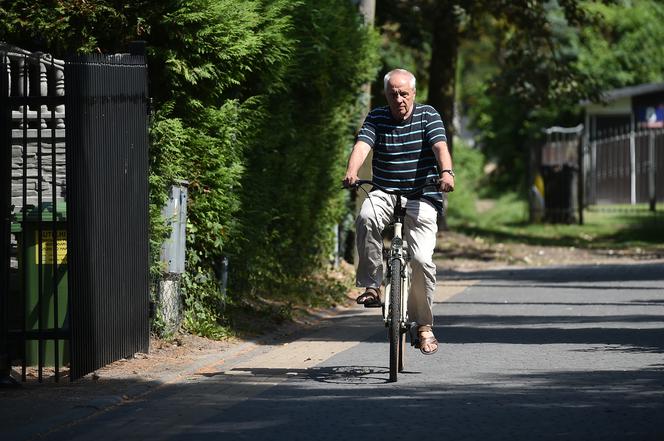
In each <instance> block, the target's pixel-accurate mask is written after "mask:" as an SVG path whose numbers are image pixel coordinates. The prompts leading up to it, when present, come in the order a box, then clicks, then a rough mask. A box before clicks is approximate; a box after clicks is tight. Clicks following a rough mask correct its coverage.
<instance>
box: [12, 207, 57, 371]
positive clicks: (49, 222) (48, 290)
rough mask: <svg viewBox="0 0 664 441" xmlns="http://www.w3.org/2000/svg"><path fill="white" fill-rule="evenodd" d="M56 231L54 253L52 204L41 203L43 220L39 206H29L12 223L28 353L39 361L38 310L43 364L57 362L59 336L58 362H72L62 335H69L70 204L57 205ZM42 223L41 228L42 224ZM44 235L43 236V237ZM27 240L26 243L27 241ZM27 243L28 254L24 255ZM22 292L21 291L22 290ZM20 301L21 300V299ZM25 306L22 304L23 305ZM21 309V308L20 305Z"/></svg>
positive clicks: (33, 362)
mask: <svg viewBox="0 0 664 441" xmlns="http://www.w3.org/2000/svg"><path fill="white" fill-rule="evenodd" d="M56 208H57V209H56V216H55V234H56V237H57V242H56V256H55V259H54V256H53V233H54V231H53V204H51V203H45V204H42V210H41V211H42V214H41V222H40V218H39V210H38V209H37V208H36V207H35V208H28V209H27V210H25V219H23V213H19V214H17V215H16V217H15V219H14V222H13V223H12V233H14V234H15V237H16V240H17V245H18V250H17V251H18V253H17V255H18V267H19V268H18V269H19V285H20V286H21V285H23V283H24V281H25V287H24V289H23V292H25V296H26V302H25V330H26V331H27V338H26V343H25V344H26V346H25V356H26V363H27V364H28V365H31V366H32V365H37V364H38V362H39V340H38V335H37V332H38V331H39V314H41V326H42V335H44V336H45V338H44V339H43V342H44V344H43V350H44V352H43V358H42V362H43V365H44V366H55V346H56V344H55V341H56V339H55V338H54V337H55V336H56V335H57V337H58V339H57V340H58V344H57V346H58V364H59V366H63V365H67V364H68V363H69V341H68V340H64V339H63V337H64V336H66V335H67V333H66V331H68V328H69V320H68V308H69V304H68V293H67V223H66V217H67V207H66V205H65V204H64V203H63V204H57V205H56ZM40 224H41V231H40V228H39V226H40ZM40 235H41V240H40ZM24 242H25V245H24ZM40 243H41V262H42V264H41V273H40V265H39V261H40V250H39V248H40ZM24 247H25V256H23V253H24ZM40 275H41V281H42V282H41V283H42V287H41V290H42V302H41V308H40V307H39V303H40V302H39V288H40V287H39V279H40ZM19 292H20V291H19ZM56 298H57V307H58V311H57V320H56V316H55V306H56V305H55V304H56V302H55V300H56ZM17 303H18V304H20V303H22V302H20V299H19V301H18V302H17ZM21 307H22V306H19V308H21ZM19 311H20V309H19Z"/></svg>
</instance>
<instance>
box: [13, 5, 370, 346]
mask: <svg viewBox="0 0 664 441" xmlns="http://www.w3.org/2000/svg"><path fill="white" fill-rule="evenodd" d="M35 5H36V4H35V3H34V2H29V1H25V0H17V1H15V2H10V3H9V4H3V5H2V6H0V40H4V41H7V42H10V43H12V44H15V45H17V46H21V47H24V48H26V49H29V50H39V51H43V52H49V53H52V54H53V55H54V56H56V57H60V58H61V57H64V56H65V55H66V54H68V53H72V52H81V53H87V52H93V51H94V52H97V51H100V52H104V53H114V52H124V51H126V47H127V44H128V42H130V41H132V40H136V39H142V40H146V41H147V47H148V63H149V72H150V94H151V96H152V97H153V99H154V108H155V109H156V111H155V114H154V116H153V123H152V128H151V150H150V161H151V163H150V165H151V174H150V186H151V196H150V197H151V198H150V202H151V205H150V210H151V219H152V232H153V234H152V240H151V246H152V251H153V253H152V255H153V256H154V265H153V271H154V273H155V274H157V273H159V265H158V262H157V258H158V255H159V247H160V245H161V243H162V241H163V238H164V234H165V233H166V232H165V229H164V227H163V219H161V216H160V214H159V213H160V209H161V207H162V206H163V204H164V202H165V200H166V197H167V191H168V187H169V185H170V184H171V183H172V182H173V181H175V180H180V179H185V180H187V181H189V206H188V216H189V219H188V225H187V265H186V271H187V272H186V274H185V277H184V282H185V283H184V286H185V300H186V305H187V315H186V324H187V326H188V327H189V329H191V330H193V331H195V332H198V333H201V334H205V335H211V336H220V335H221V332H222V328H220V327H219V326H218V323H219V321H220V320H219V319H220V318H221V314H222V304H221V298H220V293H219V289H218V283H217V280H216V277H215V273H214V268H215V265H216V264H217V263H218V262H219V260H220V259H221V258H222V256H224V255H226V256H230V262H231V269H232V270H233V271H232V273H231V278H230V281H231V286H230V290H229V296H230V297H229V300H230V301H231V302H239V301H240V300H241V299H242V300H243V299H247V298H257V297H259V296H260V297H274V296H275V295H278V296H279V297H280V298H288V297H289V296H291V297H293V299H295V298H297V300H298V301H305V302H308V301H313V300H314V298H315V297H318V296H320V295H322V294H326V293H327V291H328V290H329V288H330V286H331V285H333V284H330V283H329V282H330V280H329V279H326V278H325V277H323V276H322V275H321V274H322V273H321V271H319V270H321V269H323V268H324V266H325V264H326V262H327V261H328V258H329V255H330V254H331V253H332V249H331V248H332V247H331V245H332V243H333V234H332V233H333V227H334V225H335V224H336V223H337V222H338V221H339V220H340V219H341V218H342V217H343V199H344V197H347V195H345V194H344V193H343V192H342V191H341V190H340V184H339V182H340V181H341V176H342V168H343V166H344V163H345V160H346V156H347V153H348V150H349V148H350V146H351V144H352V134H353V132H354V130H355V129H356V127H357V125H358V123H359V110H360V108H359V106H358V104H357V102H358V96H359V94H360V89H361V85H362V84H363V83H365V82H367V81H370V80H372V79H373V77H374V76H375V72H376V70H377V63H378V61H377V57H376V55H375V54H376V53H377V37H376V35H375V34H374V33H373V32H371V31H369V30H368V29H367V28H366V27H365V26H363V25H362V23H361V20H360V15H359V13H358V12H357V10H356V8H355V6H353V4H352V2H351V1H350V0H328V1H325V2H319V1H316V0H302V1H298V2H292V1H286V0H243V1H237V0H163V1H160V2H152V1H147V0H145V1H131V2H130V1H113V0H106V1H104V0H88V1H86V2H79V1H75V2H59V1H47V2H40V3H39V5H38V6H35Z"/></svg>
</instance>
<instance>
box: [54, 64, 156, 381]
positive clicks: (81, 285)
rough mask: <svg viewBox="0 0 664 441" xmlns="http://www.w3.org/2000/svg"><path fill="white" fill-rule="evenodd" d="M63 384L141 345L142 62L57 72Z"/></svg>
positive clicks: (144, 248)
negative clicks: (65, 243) (60, 90)
mask: <svg viewBox="0 0 664 441" xmlns="http://www.w3.org/2000/svg"><path fill="white" fill-rule="evenodd" d="M65 88H66V90H67V95H66V97H67V100H66V109H67V121H68V129H67V133H66V141H67V177H68V179H67V185H68V193H67V196H68V201H69V205H70V207H71V208H70V210H69V213H68V219H69V237H70V240H69V247H70V260H69V267H70V270H69V271H70V281H69V283H70V289H69V292H70V293H71V299H70V300H71V305H72V317H71V323H72V371H71V372H72V373H71V376H72V378H77V377H80V376H82V375H85V374H86V373H88V372H91V371H93V370H95V369H97V368H99V367H101V366H104V365H106V364H108V363H110V362H112V361H115V360H117V359H119V358H123V357H127V356H130V355H132V354H134V353H135V352H147V349H148V342H149V274H148V270H149V269H148V265H149V243H148V226H149V218H148V179H147V177H148V132H147V127H148V97H147V66H146V64H145V59H144V57H142V56H130V55H123V56H114V57H106V56H86V57H81V58H78V59H73V60H70V61H68V62H67V64H66V65H65Z"/></svg>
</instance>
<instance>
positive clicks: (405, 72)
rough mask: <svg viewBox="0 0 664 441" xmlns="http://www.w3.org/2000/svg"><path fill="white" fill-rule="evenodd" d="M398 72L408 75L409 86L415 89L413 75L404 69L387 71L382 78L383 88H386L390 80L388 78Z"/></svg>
mask: <svg viewBox="0 0 664 441" xmlns="http://www.w3.org/2000/svg"><path fill="white" fill-rule="evenodd" d="M396 73H399V74H405V75H408V76H409V77H410V81H409V82H408V83H409V84H408V85H409V86H410V87H411V89H413V90H415V75H413V74H412V73H410V72H408V71H407V70H406V69H392V70H391V71H389V72H388V73H386V74H385V77H384V78H383V89H384V90H387V85H388V83H389V82H390V78H392V75H394V74H396Z"/></svg>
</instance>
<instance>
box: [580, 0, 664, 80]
mask: <svg viewBox="0 0 664 441" xmlns="http://www.w3.org/2000/svg"><path fill="white" fill-rule="evenodd" d="M586 8H587V9H588V10H589V11H590V12H591V13H592V14H594V15H595V23H594V25H593V26H588V27H585V28H582V29H580V30H579V33H578V42H576V44H577V45H578V50H579V61H578V67H579V69H580V70H582V71H583V72H587V73H588V75H590V76H591V77H592V78H594V79H595V80H596V81H597V82H598V85H599V87H601V88H602V89H604V90H607V89H611V88H615V87H623V86H629V85H635V84H639V83H646V82H655V81H662V80H663V79H664V44H663V43H662V42H664V26H662V23H664V4H662V2H660V1H654V0H630V1H619V2H616V3H615V4H609V5H607V4H601V3H594V2H586Z"/></svg>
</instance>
